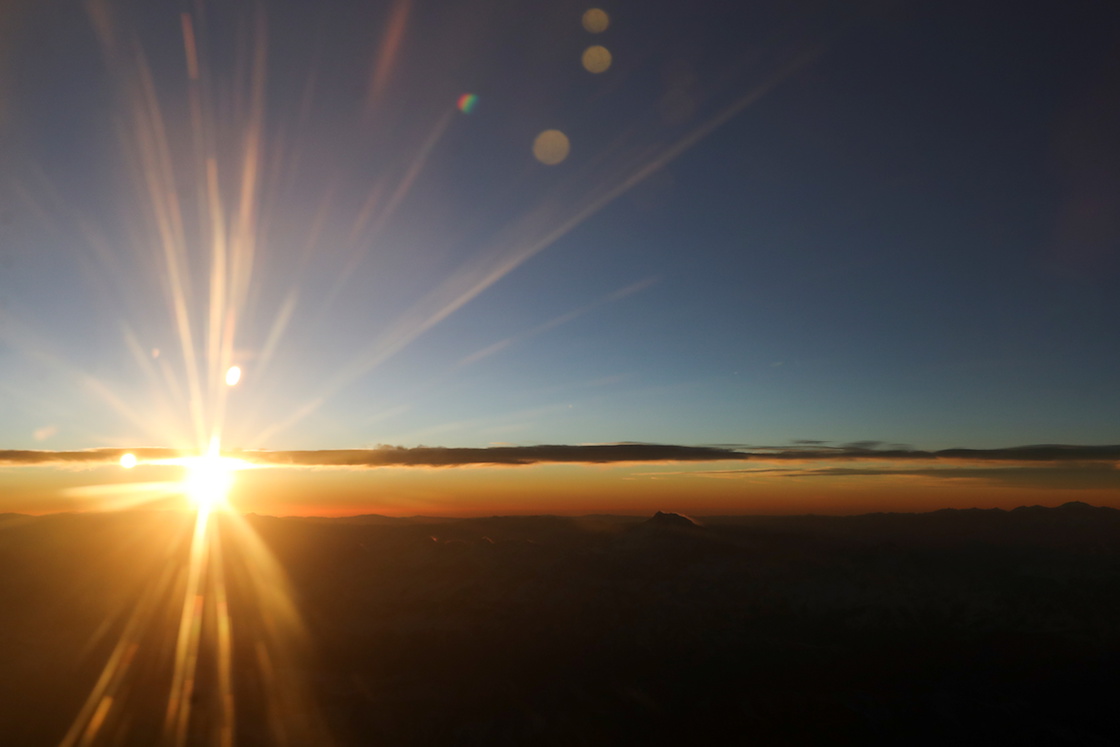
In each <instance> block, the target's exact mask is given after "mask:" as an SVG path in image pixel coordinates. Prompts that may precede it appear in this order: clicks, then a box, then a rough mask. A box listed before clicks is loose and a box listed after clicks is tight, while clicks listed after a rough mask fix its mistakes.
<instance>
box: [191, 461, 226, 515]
mask: <svg viewBox="0 0 1120 747" xmlns="http://www.w3.org/2000/svg"><path fill="white" fill-rule="evenodd" d="M183 461H184V466H185V467H186V468H187V474H186V475H185V476H184V478H183V492H184V493H186V496H187V498H189V499H190V501H191V503H192V504H194V506H195V508H197V509H198V510H199V511H207V512H209V511H213V510H214V509H216V508H221V507H222V506H224V505H225V504H226V497H227V496H228V495H229V489H230V488H231V487H232V486H233V472H234V470H235V469H237V468H236V467H235V466H233V465H231V464H228V462H231V461H233V460H230V459H225V458H223V457H220V456H217V455H215V454H205V455H203V456H198V457H189V458H187V459H184V460H183Z"/></svg>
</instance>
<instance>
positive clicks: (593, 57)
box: [583, 44, 611, 73]
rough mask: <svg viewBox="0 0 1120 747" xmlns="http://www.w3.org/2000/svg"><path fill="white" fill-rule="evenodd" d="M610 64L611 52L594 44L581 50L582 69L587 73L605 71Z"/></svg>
mask: <svg viewBox="0 0 1120 747" xmlns="http://www.w3.org/2000/svg"><path fill="white" fill-rule="evenodd" d="M610 66H611V52H610V50H609V49H607V48H606V47H602V46H599V45H598V44H596V45H595V46H593V47H588V48H587V49H585V50H583V69H584V70H586V71H587V72H589V73H605V72H607V70H608V69H610Z"/></svg>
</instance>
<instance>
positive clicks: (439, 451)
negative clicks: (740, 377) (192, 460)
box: [0, 442, 1120, 476]
mask: <svg viewBox="0 0 1120 747" xmlns="http://www.w3.org/2000/svg"><path fill="white" fill-rule="evenodd" d="M871 443H877V442H857V443H853V444H847V445H844V446H835V447H829V446H821V445H812V446H810V445H808V444H807V443H806V442H800V443H799V444H798V446H797V447H795V448H789V447H767V446H752V447H748V446H743V447H734V446H677V445H671V444H645V443H616V444H589V445H543V446H492V447H489V448H447V447H438V446H417V447H412V448H405V447H396V446H381V447H378V448H375V449H341V450H339V449H334V450H320V451H235V452H229V454H228V455H229V456H236V457H238V458H240V459H244V460H246V461H248V462H251V463H254V464H258V465H261V466H293V467H463V466H471V465H508V466H519V465H530V464H621V463H671V462H728V461H734V462H743V461H757V462H806V463H818V464H819V463H821V462H835V461H854V462H871V463H878V464H879V465H880V466H879V467H872V465H870V464H869V465H867V467H866V468H864V467H862V466H861V467H853V468H843V469H836V468H833V469H817V470H811V469H809V470H796V471H791V474H794V473H796V474H804V475H813V474H816V475H821V476H825V475H831V476H842V475H848V474H862V475H876V474H879V475H883V474H914V475H926V476H931V475H933V474H937V475H941V474H942V473H943V472H946V471H947V470H948V469H949V468H952V467H957V469H954V470H952V471H953V473H954V474H957V475H959V476H969V475H967V474H965V473H964V472H963V470H962V468H963V467H964V465H968V464H989V465H990V464H998V463H1003V464H1020V465H1024V466H1025V465H1031V466H1033V467H1042V466H1046V465H1059V464H1060V465H1065V466H1067V467H1072V466H1073V465H1097V466H1098V467H1099V468H1101V469H1106V470H1112V471H1116V470H1115V464H1116V463H1117V462H1120V446H1072V445H1054V444H1051V445H1036V446H1016V447H1010V448H1004V449H943V450H940V451H922V450H918V449H896V448H887V449H875V448H872V447H870V446H869V444H871ZM129 452H131V453H133V454H135V455H136V457H137V459H138V460H139V461H141V462H144V461H149V460H160V459H170V458H174V457H180V456H187V454H186V453H184V452H180V451H176V450H174V449H160V448H140V449H90V450H85V451H37V450H8V451H0V465H73V466H82V465H88V466H96V465H100V464H112V463H115V462H117V461H119V460H120V457H121V455H123V454H125V453H129ZM902 462H929V463H930V465H931V466H930V468H929V469H924V468H923V469H920V470H915V469H905V468H903V469H895V468H886V467H883V466H882V465H884V464H888V463H902ZM934 464H937V465H940V467H937V468H935V467H933V465H934ZM945 476H952V475H948V474H946V475H945ZM972 476H979V475H972Z"/></svg>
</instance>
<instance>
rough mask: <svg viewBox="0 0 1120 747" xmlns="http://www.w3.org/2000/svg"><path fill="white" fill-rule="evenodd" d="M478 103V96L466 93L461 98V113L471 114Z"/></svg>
mask: <svg viewBox="0 0 1120 747" xmlns="http://www.w3.org/2000/svg"><path fill="white" fill-rule="evenodd" d="M477 103H478V96H477V95H475V94H473V93H464V94H463V95H462V96H460V97H459V103H458V107H459V111H461V112H463V114H470V113H471V112H472V111H473V110H474V105H475V104H477Z"/></svg>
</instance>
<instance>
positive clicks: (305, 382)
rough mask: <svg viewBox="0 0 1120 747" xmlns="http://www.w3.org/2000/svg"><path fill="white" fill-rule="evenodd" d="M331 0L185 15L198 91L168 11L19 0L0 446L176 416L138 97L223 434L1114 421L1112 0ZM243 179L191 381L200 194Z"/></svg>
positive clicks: (203, 271)
mask: <svg viewBox="0 0 1120 747" xmlns="http://www.w3.org/2000/svg"><path fill="white" fill-rule="evenodd" d="M344 5H345V8H344V7H343V5H340V6H339V7H338V8H331V9H329V11H328V9H326V6H325V5H322V6H316V7H317V8H319V10H316V11H315V12H311V11H309V10H308V9H306V8H303V7H301V6H300V4H284V3H265V4H263V6H262V7H263V15H262V16H261V17H260V19H256V20H255V19H253V18H252V17H250V16H247V15H239V14H238V12H235V11H228V10H224V9H223V10H218V9H216V8H215V9H211V15H209V16H207V18H206V19H200V18H199V17H198V16H197V14H193V15H191V16H189V19H190V22H191V23H192V24H193V25H192V29H194V33H196V35H197V38H198V40H199V42H198V43H199V49H200V59H201V60H202V66H203V67H202V74H201V77H200V81H196V82H195V83H194V84H192V83H191V82H190V81H189V75H188V70H187V63H186V61H185V53H184V38H183V31H182V20H181V16H180V12H181V11H183V10H184V8H180V7H179V6H177V5H175V4H172V3H167V4H164V3H154V4H150V3H149V4H142V3H137V4H131V5H130V4H119V5H112V6H106V7H109V8H111V9H112V10H111V12H106V14H105V15H104V16H99V15H98V14H97V13H94V14H93V16H92V18H93V19H97V18H104V19H108V20H107V21H106V23H108V24H109V27H111V28H112V29H114V32H113V33H114V37H113V38H114V39H115V41H113V42H111V43H110V44H109V45H108V46H105V45H102V44H99V41H98V39H97V36H96V34H95V32H94V28H95V27H96V25H97V24H96V23H94V22H93V20H91V16H89V15H87V14H85V13H84V12H83V11H82V10H81V7H80V5H79V4H76V3H75V4H67V3H62V4H60V5H59V7H58V9H57V12H51V13H50V14H49V17H48V14H47V13H45V12H41V11H39V10H37V9H35V8H30V7H29V8H26V9H24V10H23V12H22V13H20V14H17V15H13V19H12V20H13V21H15V22H18V23H16V25H15V26H14V28H16V31H15V32H14V33H13V34H12V35H11V40H10V41H9V44H8V46H9V50H10V51H9V54H8V55H7V57H6V58H5V60H4V76H3V84H4V86H5V99H6V101H7V105H6V106H5V110H4V115H3V116H4V120H3V127H4V133H5V137H4V140H3V143H4V145H3V148H4V163H5V164H6V169H5V172H6V174H7V177H6V179H5V182H6V183H5V186H4V193H3V194H4V201H5V203H6V205H5V210H4V221H3V224H2V225H0V245H2V247H3V249H2V252H3V257H2V262H0V267H2V268H3V275H2V277H0V315H2V316H0V322H2V327H0V380H2V381H3V386H2V388H0V441H2V442H3V444H4V446H6V447H8V448H42V449H74V448H94V447H100V446H128V445H132V444H135V445H177V443H178V442H179V441H182V440H190V438H191V435H190V434H191V432H192V429H191V421H190V415H189V410H190V402H189V400H190V396H189V394H187V393H186V388H187V387H186V381H187V378H188V377H187V373H186V370H187V368H188V367H189V366H188V364H187V363H186V361H185V360H184V359H183V355H182V353H181V352H180V351H181V348H182V346H181V340H180V333H179V332H178V331H177V327H176V324H175V321H174V314H173V311H172V305H171V303H170V301H169V298H170V291H169V288H170V285H169V282H170V281H169V279H168V265H167V262H166V257H165V255H164V254H163V249H162V248H161V242H160V239H159V234H158V231H157V230H156V225H157V220H156V219H155V217H154V216H156V215H157V214H158V212H159V207H158V204H157V201H156V200H155V199H153V191H152V187H151V183H150V182H145V175H151V173H152V172H153V169H154V167H153V166H152V164H155V163H157V162H159V158H156V157H154V156H152V154H151V152H149V153H148V154H147V155H145V151H144V150H143V147H144V146H143V142H144V136H145V133H146V132H147V133H149V134H150V132H151V131H150V130H145V128H144V126H143V125H141V124H138V123H137V120H136V119H135V113H136V112H137V111H138V110H142V109H143V106H148V105H154V106H155V110H158V111H159V112H160V114H161V117H162V123H163V131H162V138H163V140H162V145H163V146H165V147H166V158H167V159H168V160H167V163H168V164H170V168H169V172H168V173H170V174H171V177H170V180H171V181H170V182H167V183H166V184H173V185H174V187H175V192H174V194H175V200H174V202H175V204H176V205H178V207H179V208H180V210H181V213H182V216H183V217H182V225H183V228H182V231H181V236H182V242H181V247H180V249H179V250H178V251H179V252H180V253H179V255H177V256H178V257H179V260H180V261H181V262H182V268H181V269H182V271H183V273H184V274H185V276H186V277H187V278H188V279H189V281H190V285H191V290H190V291H189V292H188V293H187V296H186V297H187V305H188V316H189V317H190V318H191V320H192V333H193V338H192V339H193V341H194V346H195V350H196V351H197V352H198V354H199V359H198V361H196V366H195V369H196V370H197V371H198V375H199V380H200V382H201V384H200V386H201V388H202V390H204V392H205V394H204V396H203V399H204V400H205V401H204V402H203V404H202V405H201V407H202V409H204V410H206V413H205V414H204V415H203V419H204V420H207V421H208V422H209V421H211V420H214V421H216V420H221V430H222V434H223V435H222V437H223V442H224V443H226V444H227V445H230V446H243V447H246V448H273V449H284V448H312V449H318V448H322V449H327V448H354V447H363V446H373V445H377V444H396V445H404V446H414V445H417V444H427V445H443V446H455V447H458V446H485V445H487V444H493V443H511V444H519V445H529V444H540V443H595V442H615V441H648V442H659V443H673V444H685V445H699V444H754V445H766V444H771V445H780V444H785V443H789V442H790V441H791V440H794V439H821V440H828V441H831V442H834V443H846V442H851V441H860V440H877V441H883V442H887V443H904V444H913V445H915V446H918V447H920V448H930V449H937V448H947V447H952V446H968V447H975V448H991V447H998V446H1011V445H1021V444H1030V443H1081V444H1091V443H1116V442H1117V441H1118V434H1117V430H1116V423H1117V422H1120V419H1118V416H1120V393H1118V391H1117V388H1116V386H1115V382H1116V381H1117V380H1118V378H1120V377H1118V374H1120V352H1118V347H1117V345H1116V335H1115V331H1114V325H1115V319H1116V318H1117V316H1118V312H1120V308H1118V307H1120V301H1118V300H1117V299H1120V293H1118V292H1117V291H1118V288H1117V285H1118V283H1117V280H1118V269H1120V261H1118V259H1117V248H1118V246H1120V224H1118V223H1117V220H1116V218H1115V216H1116V215H1118V214H1120V177H1118V176H1117V174H1118V173H1120V171H1118V170H1116V169H1114V168H1112V167H1113V166H1115V165H1117V163H1118V161H1120V146H1118V145H1117V142H1116V139H1115V137H1114V135H1112V134H1111V133H1114V132H1115V131H1116V129H1115V125H1117V124H1120V108H1118V100H1117V96H1118V93H1117V92H1118V91H1120V86H1118V85H1116V84H1117V82H1118V77H1120V74H1118V71H1117V68H1116V62H1115V54H1114V51H1115V44H1116V39H1117V38H1118V37H1117V33H1118V29H1120V13H1117V11H1115V9H1112V8H1109V7H1107V6H1105V5H1100V4H1090V3H1076V2H1075V3H1070V4H1066V5H1063V6H1062V7H1061V8H1060V9H1054V8H1051V9H1049V10H1048V11H1047V12H1045V13H1043V12H1041V11H1034V10H1032V9H1025V8H1021V7H1019V6H1018V5H1014V4H1005V3H992V4H985V7H984V8H980V9H977V8H974V7H972V6H971V4H965V3H921V2H916V3H885V4H868V5H866V6H863V5H860V4H852V3H836V4H830V3H818V4H806V5H805V6H804V7H800V8H798V9H796V10H790V9H789V6H787V5H779V4H773V5H771V4H767V3H761V4H752V6H751V8H750V9H742V10H736V11H729V10H726V9H724V8H723V7H722V4H717V3H710V4H705V3H701V4H700V5H699V6H696V7H695V9H694V10H691V11H690V12H689V14H688V17H687V18H680V17H679V8H678V7H676V6H675V5H674V4H658V3H654V4H648V3H619V4H617V5H613V6H606V5H604V6H603V7H604V8H605V9H606V10H607V11H608V12H609V13H610V15H611V26H610V27H609V28H608V29H607V30H606V31H605V32H603V33H601V34H589V33H588V32H586V31H585V30H584V29H583V28H581V26H580V15H581V14H582V13H583V11H584V10H586V9H587V8H586V7H584V6H582V5H579V4H575V3H566V2H565V3H556V4H550V5H549V6H547V7H546V8H544V7H542V8H541V9H539V10H538V11H534V13H533V14H526V13H525V11H524V8H522V7H521V6H520V5H519V4H515V3H491V4H478V5H472V4H464V5H463V6H462V7H461V8H460V7H456V8H455V9H454V11H444V12H441V11H439V10H437V9H436V8H435V7H434V6H430V5H428V4H424V3H404V2H398V3H396V4H389V3H387V4H383V5H378V4H371V5H370V6H369V7H368V8H365V9H364V10H361V11H359V10H351V9H348V8H349V7H350V6H349V5H348V4H344ZM95 7H96V6H95ZM690 7H691V6H690ZM394 18H396V19H397V20H396V23H397V24H398V26H399V28H397V30H398V31H399V34H397V35H396V36H394V33H395V32H394V28H395V27H394V20H393V19H394ZM401 19H403V20H401ZM254 24H258V25H256V26H254ZM261 24H263V25H261ZM262 28H264V29H267V33H265V34H263V35H262V34H261V33H260V30H261V29H262ZM262 39H266V40H267V41H266V42H265V43H264V45H263V46H262V47H260V48H261V49H262V50H263V53H264V55H265V56H264V57H263V58H262V59H264V60H265V63H264V67H263V68H262V70H263V77H262V80H263V81H264V82H263V87H261V88H260V89H259V93H260V94H261V98H260V107H261V108H260V111H259V118H258V119H256V120H254V118H253V115H252V105H251V102H252V100H253V99H252V96H251V93H252V91H253V90H254V89H253V84H252V76H251V74H250V73H249V72H247V71H249V70H251V69H252V64H251V61H252V54H251V52H252V50H253V49H254V44H260V43H261V40H262ZM131 40H135V44H136V45H138V47H133V46H131V45H132V43H133V42H132V41H131ZM593 43H598V44H602V45H604V46H606V47H607V48H608V49H610V50H611V52H612V55H613V60H614V62H613V65H612V67H611V69H610V70H608V71H607V72H605V73H602V74H599V75H593V74H591V73H588V72H587V71H585V70H583V69H582V68H581V67H580V64H579V59H580V53H581V51H582V50H583V49H584V48H585V47H586V46H588V45H589V44H593ZM136 48H141V49H143V50H144V57H143V61H140V58H137V57H136V56H134V53H133V52H132V51H131V50H134V49H136ZM107 50H108V51H107ZM122 50H124V52H122ZM114 55H116V57H115V61H113V60H114ZM144 70H146V71H147V74H150V76H151V81H152V85H151V88H150V89H148V90H150V92H154V95H153V94H152V93H149V94H147V95H148V98H145V94H144V93H143V90H145V89H144V88H143V85H141V82H142V76H141V75H139V73H138V71H144ZM192 85H194V86H195V88H194V89H192ZM192 90H195V91H196V95H198V96H199V100H200V101H201V102H202V111H203V115H202V117H201V119H200V120H199V121H201V122H202V123H203V127H202V130H201V131H200V130H199V129H198V128H197V127H196V126H195V125H193V124H192V122H193V121H194V120H192V118H191V103H190V102H191V98H190V96H191V95H192V94H191V91H192ZM462 93H475V94H477V95H478V97H479V98H478V102H477V105H476V107H475V108H474V109H473V110H472V111H471V113H469V114H466V113H463V112H460V111H457V110H456V108H455V102H456V99H457V97H458V96H459V95H460V94H462ZM254 128H256V129H254ZM553 128H554V129H559V130H561V131H563V132H565V133H566V134H567V136H568V137H569V139H570V141H571V143H572V149H571V154H570V155H569V156H568V158H567V159H566V160H565V161H564V162H562V163H560V164H558V165H554V166H546V165H543V164H541V163H538V162H537V161H535V160H534V158H533V154H532V150H531V147H532V142H533V139H534V137H535V136H536V135H537V134H538V133H539V132H541V131H543V130H546V129H553ZM199 132H201V133H202V134H201V135H199ZM250 134H255V136H256V137H257V138H258V141H257V144H258V145H259V146H260V151H259V153H258V157H259V167H260V170H259V173H258V174H257V180H256V182H255V187H254V189H255V191H254V192H253V197H252V199H250V200H249V201H248V203H242V202H239V201H238V195H239V194H240V193H239V189H240V188H241V186H242V181H241V179H242V174H243V173H244V168H245V164H246V163H247V159H248V156H247V153H248V151H247V149H246V148H247V146H246V143H247V142H249V141H250V140H251V138H250V137H249V135H250ZM200 143H202V144H201V145H200ZM200 154H202V155H200ZM205 154H209V155H210V156H211V157H213V158H214V163H215V168H216V172H217V175H218V176H217V180H218V183H219V184H220V185H221V199H220V203H221V204H220V207H219V208H218V209H216V210H214V209H212V208H210V207H207V206H206V205H205V204H204V202H205V201H204V200H202V201H200V195H202V196H203V197H204V196H205V194H206V191H205V188H204V182H205V157H204V155H205ZM145 158H147V159H148V160H147V161H146V160H145ZM145 164H147V165H145ZM631 182H632V183H631ZM166 184H165V186H166ZM244 204H248V205H249V206H250V207H251V208H252V210H251V211H250V213H251V215H250V217H249V218H248V224H247V228H246V232H247V233H246V234H245V235H251V236H252V240H251V243H252V244H253V257H252V266H251V272H248V274H247V276H246V283H245V288H244V291H245V292H244V294H243V296H242V297H240V298H239V299H236V301H231V302H230V303H229V304H228V309H226V310H232V312H233V313H234V316H235V317H236V332H235V334H234V336H233V343H232V350H231V351H229V353H228V355H225V357H223V359H222V361H218V362H215V367H218V363H222V364H223V365H224V364H225V363H237V364H239V365H242V366H243V368H244V370H245V377H244V380H243V382H242V384H240V385H239V387H238V388H237V389H235V390H231V391H229V392H222V391H218V390H220V389H221V385H220V383H219V382H217V381H215V380H214V376H213V375H212V372H211V371H210V370H209V369H208V368H207V365H208V364H207V362H206V360H205V358H206V355H205V350H206V339H207V319H208V317H207V314H208V310H209V308H210V304H209V298H210V296H209V291H208V288H209V287H210V277H209V269H210V268H211V266H212V264H213V262H214V254H213V250H214V247H213V241H212V236H213V235H214V234H213V231H212V229H213V227H214V225H215V224H216V222H217V223H221V225H222V227H223V228H222V230H224V231H225V232H226V233H225V234H223V235H224V236H225V237H226V238H227V239H228V240H229V242H230V246H234V244H236V243H237V242H236V241H235V240H234V239H235V237H233V233H234V231H233V229H232V228H231V226H232V225H234V224H235V223H236V221H237V220H238V215H239V211H240V210H242V208H243V207H244ZM200 205H202V207H200ZM217 218H220V219H221V220H220V221H218V220H217ZM219 233H220V231H219ZM237 251H241V250H240V249H237V250H231V253H229V254H228V255H227V256H226V258H225V259H226V261H227V262H229V261H232V260H231V257H232V256H233V255H234V254H236V252H237ZM231 282H232V281H231ZM288 312H290V314H289V313H288ZM284 319H287V321H286V323H284V324H280V321H283V320H284ZM274 331H277V335H276V336H275V340H274V341H275V343H276V344H275V346H273V349H272V353H271V356H270V357H267V356H265V353H266V351H268V349H269V347H270V345H269V339H270V335H272V333H273V332H274ZM130 339H131V342H130ZM130 345H131V347H130ZM156 349H158V350H159V351H160V352H159V357H158V358H156V357H154V351H155V350H156ZM227 358H228V360H226V359H227ZM266 358H267V360H266ZM161 366H166V370H164V371H162V372H161V368H160V367H161ZM168 371H169V372H170V373H167V372H168ZM169 376H170V378H168V377H169ZM173 382H177V385H178V387H179V388H178V390H177V389H176V385H174V384H173ZM227 395H228V403H227V405H226V408H225V411H224V414H223V415H219V414H218V413H217V410H216V409H215V408H217V404H216V403H217V402H219V401H220V400H221V399H222V398H223V397H225V396H227ZM112 398H116V400H117V401H118V402H120V403H124V405H125V407H124V409H126V410H130V411H131V413H132V419H129V417H126V416H124V415H122V414H121V408H120V407H114V406H113V405H111V404H109V399H112ZM137 421H141V422H137ZM143 421H148V423H149V425H151V426H152V427H150V428H147V429H145V428H144V427H143ZM161 441H168V442H176V443H161Z"/></svg>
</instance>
